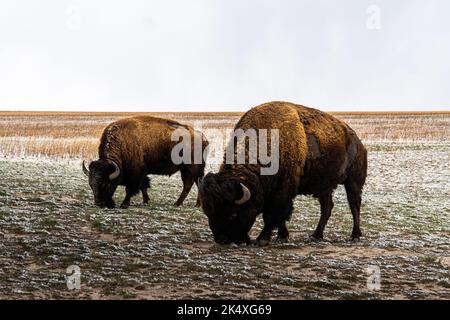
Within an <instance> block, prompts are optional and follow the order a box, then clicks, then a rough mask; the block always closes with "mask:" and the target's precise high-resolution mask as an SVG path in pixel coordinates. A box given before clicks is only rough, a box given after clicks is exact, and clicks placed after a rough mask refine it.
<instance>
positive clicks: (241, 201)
mask: <svg viewBox="0 0 450 320" xmlns="http://www.w3.org/2000/svg"><path fill="white" fill-rule="evenodd" d="M240 185H241V188H242V194H243V195H242V198H241V199H239V200H236V201H235V202H234V203H236V204H244V203H246V202H247V201H248V200H249V199H250V197H251V196H252V194H251V193H250V190H248V188H247V187H246V186H244V185H243V184H242V183H240Z"/></svg>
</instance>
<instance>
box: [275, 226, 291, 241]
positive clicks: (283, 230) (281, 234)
mask: <svg viewBox="0 0 450 320" xmlns="http://www.w3.org/2000/svg"><path fill="white" fill-rule="evenodd" d="M288 240H289V230H288V228H287V227H286V221H283V222H282V223H281V225H280V226H279V227H278V235H277V240H276V241H277V242H281V243H286V242H288Z"/></svg>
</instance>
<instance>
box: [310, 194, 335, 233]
mask: <svg viewBox="0 0 450 320" xmlns="http://www.w3.org/2000/svg"><path fill="white" fill-rule="evenodd" d="M319 203H320V220H319V224H318V225H317V228H316V230H315V231H314V233H313V234H312V235H311V240H313V241H314V240H322V239H323V230H324V229H325V226H326V225H327V222H328V219H329V218H330V215H331V210H333V206H334V203H333V192H332V191H330V192H328V193H326V194H323V195H321V196H319Z"/></svg>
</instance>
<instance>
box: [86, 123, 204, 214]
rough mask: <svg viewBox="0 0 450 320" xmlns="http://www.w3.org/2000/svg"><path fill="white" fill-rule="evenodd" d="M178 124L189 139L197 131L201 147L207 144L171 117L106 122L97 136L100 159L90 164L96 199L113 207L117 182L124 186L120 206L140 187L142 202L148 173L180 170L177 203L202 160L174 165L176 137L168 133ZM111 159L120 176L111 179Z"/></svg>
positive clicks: (198, 171)
mask: <svg viewBox="0 0 450 320" xmlns="http://www.w3.org/2000/svg"><path fill="white" fill-rule="evenodd" d="M178 128H184V129H187V130H189V133H190V135H191V139H192V138H193V137H194V134H200V135H201V139H202V150H204V149H205V148H206V147H207V145H208V141H207V140H206V138H205V137H204V136H203V135H202V134H201V133H200V132H198V131H194V129H193V128H192V127H190V126H186V125H182V124H180V123H178V122H176V121H172V120H166V119H161V118H156V117H150V116H137V117H132V118H126V119H122V120H119V121H116V122H113V123H111V124H110V125H108V126H107V127H106V128H105V130H104V131H103V134H102V137H101V139H100V145H99V149H98V153H99V160H97V161H94V162H92V163H91V164H90V166H89V172H90V174H89V175H90V184H91V187H93V185H97V187H95V186H94V187H93V190H94V197H95V200H96V203H98V204H99V205H106V206H108V207H113V206H114V202H113V201H112V195H113V194H114V191H115V190H116V188H117V186H118V185H123V186H125V188H126V196H125V199H124V200H123V202H122V205H121V206H122V207H128V206H129V204H130V199H131V197H132V196H134V195H135V194H137V193H138V192H139V190H141V191H142V193H143V197H144V203H147V202H148V195H147V191H146V189H147V188H148V187H149V183H148V178H147V175H148V174H157V175H172V174H174V173H176V172H178V171H180V173H181V178H182V180H183V191H182V193H181V195H180V197H179V198H178V200H177V202H176V205H177V206H179V205H181V204H182V203H183V201H184V199H185V198H186V196H187V195H188V193H189V191H190V189H191V188H192V185H193V184H194V183H197V180H198V179H199V178H200V177H203V174H204V166H205V163H204V162H203V163H202V164H184V163H182V164H180V165H176V164H174V163H173V162H172V159H171V152H172V148H173V147H174V146H175V145H176V144H177V143H178V141H171V135H172V132H173V131H174V130H176V129H178ZM193 147H194V146H193V143H192V148H193ZM111 161H113V162H115V163H116V164H117V165H118V166H119V168H120V176H119V177H118V178H117V179H115V180H114V181H109V180H108V178H107V176H108V174H110V173H111V172H113V171H114V167H112V166H111ZM99 181H100V183H99ZM95 189H100V190H95Z"/></svg>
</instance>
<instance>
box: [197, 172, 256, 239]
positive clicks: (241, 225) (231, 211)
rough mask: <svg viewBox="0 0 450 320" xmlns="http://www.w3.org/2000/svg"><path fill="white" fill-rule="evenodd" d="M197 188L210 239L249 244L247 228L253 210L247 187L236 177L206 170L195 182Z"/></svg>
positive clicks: (249, 227) (250, 223)
mask: <svg viewBox="0 0 450 320" xmlns="http://www.w3.org/2000/svg"><path fill="white" fill-rule="evenodd" d="M199 192H200V199H201V205H202V209H203V212H204V213H205V214H206V216H207V217H208V222H209V227H210V228H211V231H212V233H213V236H214V241H215V242H217V243H219V244H230V243H237V244H240V243H246V244H249V243H250V238H249V236H248V232H249V231H250V229H251V227H252V225H253V223H254V222H255V220H256V216H257V210H256V209H254V207H253V202H252V201H251V197H252V195H251V191H250V190H249V189H248V187H246V186H245V185H244V184H243V183H242V182H240V180H239V179H238V178H234V177H231V178H230V177H228V178H227V177H223V176H221V174H220V173H218V174H212V173H208V174H207V175H206V176H205V177H204V178H203V180H202V181H201V182H200V183H199Z"/></svg>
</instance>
